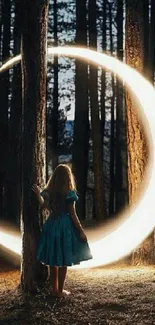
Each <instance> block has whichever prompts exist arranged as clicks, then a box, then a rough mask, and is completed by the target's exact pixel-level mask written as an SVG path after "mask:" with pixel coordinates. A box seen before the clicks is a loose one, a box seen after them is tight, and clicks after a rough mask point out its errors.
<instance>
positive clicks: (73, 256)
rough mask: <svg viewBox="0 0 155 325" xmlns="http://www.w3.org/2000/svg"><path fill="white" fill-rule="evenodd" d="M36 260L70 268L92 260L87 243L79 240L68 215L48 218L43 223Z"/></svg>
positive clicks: (63, 214)
mask: <svg viewBox="0 0 155 325" xmlns="http://www.w3.org/2000/svg"><path fill="white" fill-rule="evenodd" d="M37 259H38V260H39V261H41V262H42V263H43V264H46V265H49V266H59V267H62V266H72V265H75V264H79V263H80V262H82V261H86V260H89V259H92V254H91V251H90V248H89V245H88V242H84V241H83V240H82V239H81V238H80V233H79V230H78V229H77V228H76V227H75V225H74V223H73V221H72V219H71V216H70V214H69V213H65V212H62V213H61V214H60V215H59V216H55V217H54V216H52V215H51V216H49V217H48V219H47V220H46V221H45V223H44V225H43V228H42V232H41V237H40V243H39V247H38V253H37Z"/></svg>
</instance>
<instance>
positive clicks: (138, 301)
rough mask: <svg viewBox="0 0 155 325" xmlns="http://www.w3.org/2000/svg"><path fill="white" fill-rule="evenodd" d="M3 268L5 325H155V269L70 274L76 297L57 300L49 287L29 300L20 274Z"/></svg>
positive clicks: (0, 324) (0, 310) (0, 293)
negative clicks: (21, 286) (23, 290)
mask: <svg viewBox="0 0 155 325" xmlns="http://www.w3.org/2000/svg"><path fill="white" fill-rule="evenodd" d="M0 262H1V263H0V325H29V324H31V325H45V324H46V325H50V324H54V325H57V324H58V325H65V324H66V325H67V324H70V325H96V324H101V325H106V324H109V325H117V324H119V325H123V324H126V325H127V324H132V325H142V324H148V325H152V324H155V267H153V266H151V267H143V268H140V267H127V266H123V265H120V266H111V267H102V268H98V269H85V270H84V269H83V270H72V269H69V271H68V276H67V280H66V285H65V287H66V289H68V290H70V291H71V292H72V294H71V295H70V296H68V297H63V298H54V297H52V296H51V293H50V285H49V283H47V284H46V285H45V287H44V288H43V289H42V290H41V291H39V292H38V294H37V295H32V294H23V293H22V292H21V291H20V290H19V289H18V284H19V279H20V272H19V269H18V268H17V267H16V268H15V267H13V266H12V265H11V264H9V263H8V262H7V261H5V259H2V258H1V261H0Z"/></svg>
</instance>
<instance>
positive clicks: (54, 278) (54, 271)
mask: <svg viewBox="0 0 155 325" xmlns="http://www.w3.org/2000/svg"><path fill="white" fill-rule="evenodd" d="M50 279H51V282H52V291H53V294H55V293H58V267H57V266H50Z"/></svg>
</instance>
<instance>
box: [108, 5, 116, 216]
mask: <svg viewBox="0 0 155 325" xmlns="http://www.w3.org/2000/svg"><path fill="white" fill-rule="evenodd" d="M109 23H110V50H111V55H113V35H112V7H111V4H109ZM111 88H112V97H111V122H110V128H111V130H110V197H109V215H110V217H112V216H113V215H114V212H115V119H114V110H115V80H114V74H112V75H111Z"/></svg>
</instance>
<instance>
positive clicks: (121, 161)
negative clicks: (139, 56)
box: [115, 0, 128, 213]
mask: <svg viewBox="0 0 155 325" xmlns="http://www.w3.org/2000/svg"><path fill="white" fill-rule="evenodd" d="M116 23H117V58H118V59H119V60H120V61H123V0H117V16H116ZM115 148H116V151H115V157H116V158H115V159H116V178H115V199H116V213H119V212H120V211H121V210H122V209H123V208H124V206H125V205H126V204H127V203H128V184H127V137H126V107H125V105H124V90H123V83H122V81H120V80H119V79H118V78H117V80H116V146H115Z"/></svg>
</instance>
